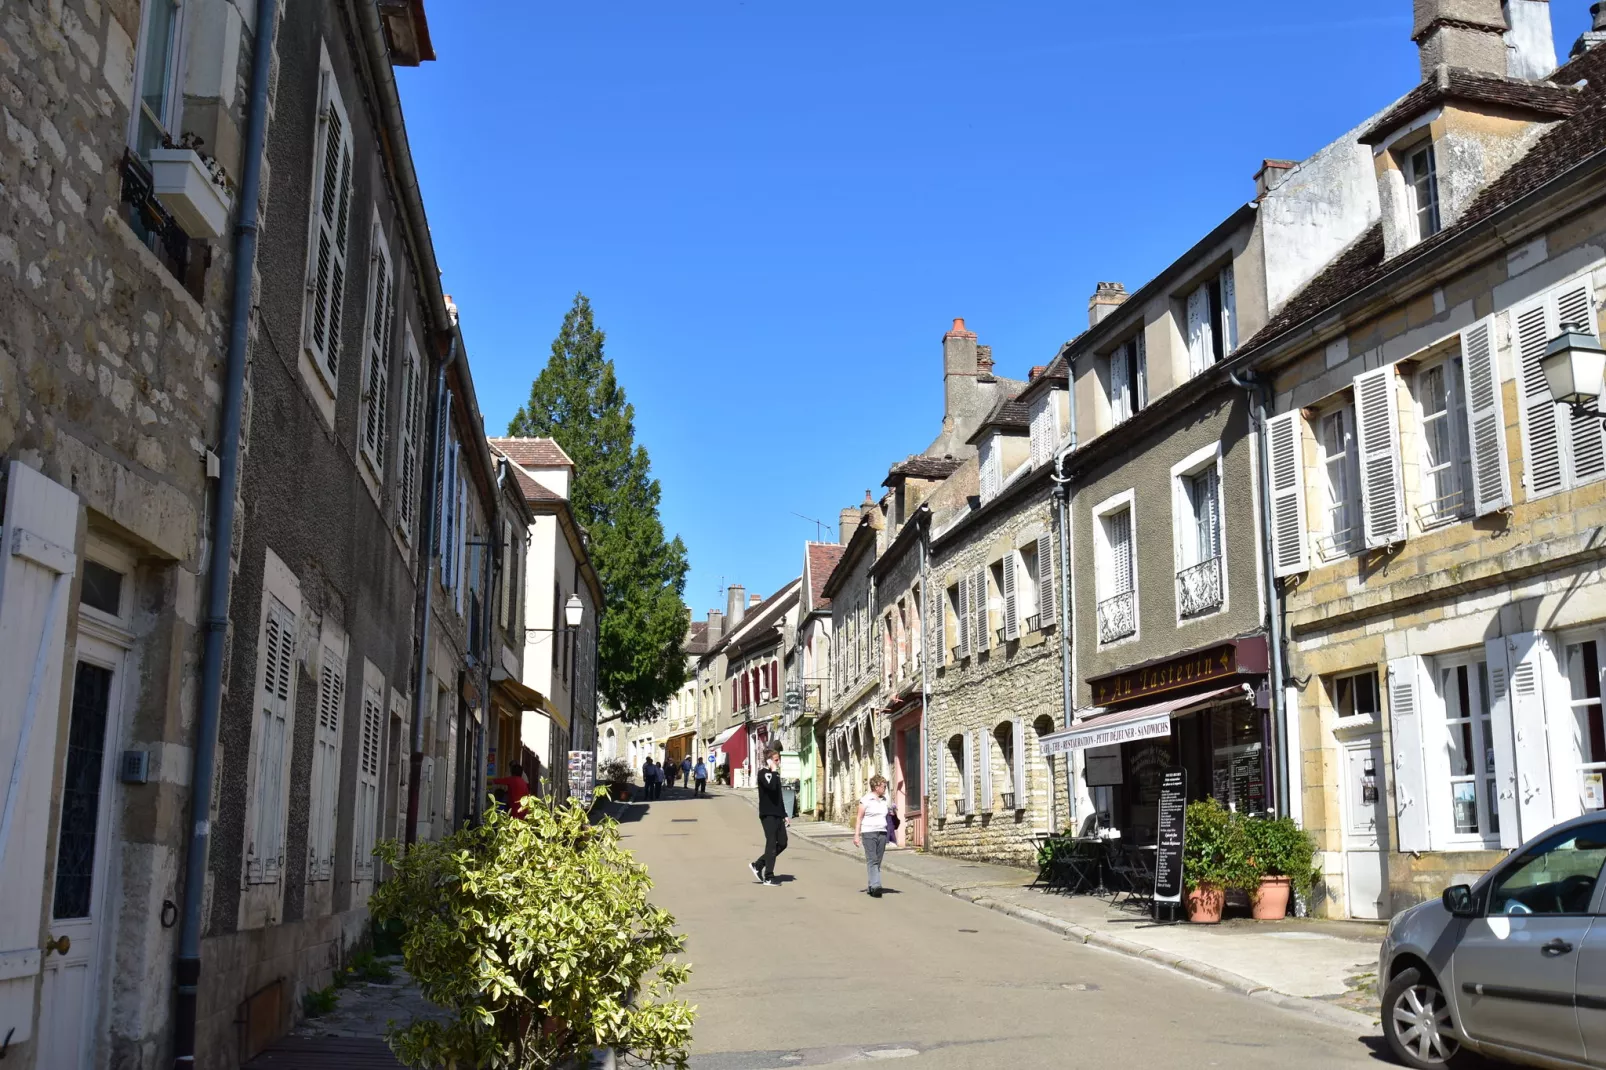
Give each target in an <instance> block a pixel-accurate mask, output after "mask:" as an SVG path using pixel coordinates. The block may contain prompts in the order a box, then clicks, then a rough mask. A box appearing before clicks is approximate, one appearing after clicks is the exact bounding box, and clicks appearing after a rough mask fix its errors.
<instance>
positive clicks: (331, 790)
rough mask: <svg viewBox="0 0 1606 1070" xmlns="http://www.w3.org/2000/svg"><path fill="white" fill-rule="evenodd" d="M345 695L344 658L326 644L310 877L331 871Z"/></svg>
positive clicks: (309, 846)
mask: <svg viewBox="0 0 1606 1070" xmlns="http://www.w3.org/2000/svg"><path fill="white" fill-rule="evenodd" d="M345 696H346V664H345V659H344V658H343V657H342V656H341V653H340V651H339V650H337V649H335V648H334V647H332V646H325V647H324V648H323V658H322V665H321V667H320V668H319V672H318V721H317V726H316V730H315V731H314V732H313V737H312V809H311V817H310V819H309V825H310V828H309V829H308V834H307V853H308V863H309V864H308V876H309V877H310V879H312V880H327V879H328V878H329V877H330V876H331V875H332V874H333V872H334V861H335V816H336V813H337V812H338V805H339V799H340V714H341V709H342V707H343V706H344V703H345Z"/></svg>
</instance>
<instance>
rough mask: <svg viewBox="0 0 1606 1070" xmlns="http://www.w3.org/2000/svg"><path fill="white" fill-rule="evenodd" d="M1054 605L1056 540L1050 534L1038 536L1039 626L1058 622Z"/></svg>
mask: <svg viewBox="0 0 1606 1070" xmlns="http://www.w3.org/2000/svg"><path fill="white" fill-rule="evenodd" d="M1056 612H1057V608H1056V606H1055V605H1054V540H1053V538H1052V537H1050V536H1049V535H1046V534H1044V535H1039V536H1038V537H1037V626H1038V627H1039V628H1047V627H1049V626H1050V625H1052V624H1055V623H1057V619H1058V618H1056V617H1055V615H1054V614H1055V613H1056Z"/></svg>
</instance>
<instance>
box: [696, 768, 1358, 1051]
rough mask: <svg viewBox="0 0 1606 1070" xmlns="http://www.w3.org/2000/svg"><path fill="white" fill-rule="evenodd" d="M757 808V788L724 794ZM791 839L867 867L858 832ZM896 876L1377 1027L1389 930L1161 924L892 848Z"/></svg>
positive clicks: (979, 865)
mask: <svg viewBox="0 0 1606 1070" xmlns="http://www.w3.org/2000/svg"><path fill="white" fill-rule="evenodd" d="M721 791H722V792H724V793H729V794H735V795H741V796H743V797H745V798H746V799H747V800H748V801H749V802H755V799H756V796H755V793H754V792H753V791H752V790H750V789H741V788H737V789H729V788H725V789H721ZM791 832H792V834H793V835H794V836H797V837H799V838H801V839H805V840H808V841H810V842H812V843H814V844H816V845H818V846H820V847H823V848H825V849H826V850H829V851H836V852H837V853H839V854H843V855H847V856H849V857H852V858H855V859H860V860H862V859H863V855H862V854H861V853H860V851H859V850H858V849H857V848H855V847H854V846H853V832H852V830H851V829H849V828H847V827H845V826H842V825H834V824H830V823H828V822H820V821H811V820H806V819H795V820H793V822H792V826H791ZM882 869H883V870H885V871H886V872H887V873H889V874H897V875H899V876H903V877H908V878H910V879H912V880H916V881H919V882H920V883H922V884H927V885H930V886H931V887H933V888H936V889H938V890H939V891H942V892H944V893H946V894H948V895H951V896H953V897H954V898H956V899H963V900H965V901H967V902H971V903H975V904H976V905H977V906H982V907H986V908H988V909H989V910H996V911H998V912H1000V913H1002V914H1008V915H1010V916H1011V917H1015V918H1019V919H1020V920H1022V921H1026V922H1030V923H1031V924H1033V925H1038V926H1041V927H1042V928H1044V929H1048V930H1050V931H1051V932H1056V933H1059V934H1060V935H1061V936H1063V937H1065V938H1066V939H1070V940H1076V941H1079V942H1081V943H1084V944H1089V945H1091V946H1094V947H1099V948H1103V949H1104V950H1106V951H1112V952H1115V953H1117V954H1121V955H1127V956H1130V957H1133V958H1142V959H1148V960H1149V961H1151V962H1155V963H1158V964H1160V965H1162V966H1166V967H1169V968H1171V969H1174V970H1178V971H1180V972H1182V973H1186V974H1189V975H1191V976H1193V977H1196V978H1198V979H1200V980H1203V981H1207V982H1209V983H1211V984H1215V985H1219V986H1220V987H1222V988H1226V989H1228V990H1230V991H1234V992H1239V993H1241V994H1243V995H1246V996H1251V997H1253V998H1256V999H1263V1000H1266V1001H1268V1002H1271V1003H1276V1004H1279V1005H1281V1006H1285V1007H1289V1008H1291V1009H1294V1010H1300V1011H1303V1012H1305V1013H1308V1014H1311V1015H1314V1016H1315V1017H1318V1018H1322V1019H1324V1020H1327V1021H1330V1022H1334V1023H1335V1024H1340V1025H1344V1026H1346V1027H1349V1028H1357V1027H1359V1028H1362V1029H1368V1030H1370V1029H1373V1028H1375V1027H1376V1023H1377V996H1376V991H1375V982H1376V972H1377V952H1378V944H1379V942H1380V941H1381V940H1382V938H1383V931H1384V926H1383V924H1382V923H1371V922H1351V921H1326V920H1322V919H1315V918H1289V919H1288V920H1286V921H1280V922H1266V921H1253V920H1250V919H1248V918H1243V919H1236V920H1234V919H1229V920H1227V921H1224V922H1222V923H1221V924H1220V925H1189V924H1188V923H1186V922H1180V923H1172V922H1156V921H1154V920H1153V919H1152V918H1150V917H1149V915H1148V914H1147V913H1146V912H1144V911H1141V910H1140V909H1139V908H1137V907H1136V906H1133V907H1130V908H1128V907H1126V906H1125V905H1124V903H1125V900H1124V899H1123V901H1122V903H1123V905H1117V906H1114V907H1112V906H1111V905H1110V902H1109V897H1107V896H1106V897H1102V898H1101V897H1097V896H1091V895H1075V896H1072V895H1063V894H1058V893H1050V892H1047V891H1045V890H1043V889H1041V888H1032V887H1030V885H1031V883H1032V880H1033V878H1034V877H1036V875H1037V874H1036V873H1035V871H1032V870H1026V869H1019V868H1016V867H1014V866H1001V865H991V864H988V863H985V862H970V861H965V860H963V859H956V858H948V857H944V856H942V855H934V854H927V853H925V852H923V851H915V850H910V849H906V848H899V847H889V848H888V849H887V854H886V857H885V859H884V860H883V862H882Z"/></svg>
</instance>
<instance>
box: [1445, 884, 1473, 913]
mask: <svg viewBox="0 0 1606 1070" xmlns="http://www.w3.org/2000/svg"><path fill="white" fill-rule="evenodd" d="M1439 898H1440V900H1441V901H1442V902H1443V903H1444V909H1445V910H1448V911H1449V912H1450V914H1451V916H1453V917H1457V918H1476V917H1478V916H1479V915H1480V914H1482V913H1483V912H1482V911H1481V910H1479V909H1478V900H1477V898H1476V897H1474V896H1473V894H1472V886H1471V885H1470V884H1452V885H1450V887H1448V888H1446V889H1445V890H1444V894H1443V895H1442V896H1440V897H1439Z"/></svg>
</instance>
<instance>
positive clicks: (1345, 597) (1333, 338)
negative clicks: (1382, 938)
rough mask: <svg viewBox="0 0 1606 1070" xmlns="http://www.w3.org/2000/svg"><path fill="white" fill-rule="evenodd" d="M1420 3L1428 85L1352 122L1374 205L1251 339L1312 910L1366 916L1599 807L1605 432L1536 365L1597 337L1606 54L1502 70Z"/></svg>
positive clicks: (1604, 259) (1458, 28)
mask: <svg viewBox="0 0 1606 1070" xmlns="http://www.w3.org/2000/svg"><path fill="white" fill-rule="evenodd" d="M1426 6H1427V7H1428V8H1429V9H1431V10H1429V11H1428V12H1427V14H1428V15H1429V16H1430V17H1429V19H1428V31H1429V32H1428V33H1426V34H1425V36H1424V37H1423V39H1422V42H1421V43H1422V48H1423V82H1422V84H1421V85H1420V86H1419V87H1418V88H1417V89H1415V90H1413V91H1412V92H1411V93H1409V94H1407V95H1406V96H1405V97H1404V98H1403V99H1402V101H1401V102H1400V104H1399V105H1398V106H1397V107H1396V108H1394V109H1391V110H1390V111H1389V112H1388V113H1387V114H1385V115H1384V116H1383V117H1382V118H1381V119H1380V120H1379V121H1378V122H1377V123H1375V124H1373V126H1372V127H1371V128H1370V129H1369V130H1368V131H1367V132H1366V136H1365V140H1366V141H1367V143H1368V144H1370V145H1371V146H1373V151H1374V153H1375V157H1374V158H1375V161H1376V180H1377V182H1378V184H1379V188H1380V190H1381V191H1383V204H1384V212H1383V217H1382V219H1381V220H1380V221H1379V223H1378V225H1377V226H1375V227H1374V228H1373V229H1372V230H1370V231H1369V232H1368V233H1367V234H1366V235H1365V237H1364V238H1363V239H1362V240H1361V241H1360V242H1358V243H1357V245H1356V246H1355V247H1354V249H1352V250H1351V251H1350V252H1349V253H1348V254H1346V256H1344V257H1343V258H1341V259H1340V260H1339V261H1338V262H1336V263H1335V264H1334V265H1333V266H1332V267H1331V268H1330V269H1329V270H1327V271H1326V272H1324V273H1323V274H1322V275H1320V276H1318V277H1317V278H1316V279H1315V280H1314V281H1313V282H1312V283H1311V284H1310V285H1309V286H1308V287H1307V288H1306V289H1305V290H1304V291H1303V292H1302V293H1301V294H1300V295H1299V296H1298V297H1296V298H1295V300H1294V301H1293V302H1291V303H1290V305H1289V306H1288V307H1287V308H1285V309H1284V310H1283V311H1282V313H1281V314H1280V315H1279V316H1278V317H1277V318H1276V319H1275V320H1274V321H1273V322H1272V323H1270V324H1269V325H1268V326H1267V327H1266V329H1265V330H1264V331H1262V332H1261V334H1260V335H1258V336H1257V337H1256V338H1255V339H1254V340H1253V341H1252V342H1251V344H1250V346H1249V347H1247V350H1248V351H1247V352H1246V354H1245V359H1246V360H1248V361H1252V362H1253V363H1254V364H1255V366H1256V367H1258V368H1260V369H1262V371H1263V373H1264V374H1265V375H1267V376H1268V377H1269V378H1270V380H1271V382H1272V384H1273V386H1274V388H1275V415H1274V416H1273V419H1272V427H1273V432H1272V434H1273V443H1274V448H1273V455H1274V456H1276V455H1277V454H1278V450H1277V448H1276V444H1277V442H1278V441H1279V439H1280V440H1281V442H1282V443H1283V444H1284V446H1285V449H1284V450H1283V451H1282V452H1283V456H1284V457H1286V463H1285V464H1284V465H1282V466H1281V467H1279V468H1274V469H1273V472H1272V482H1273V495H1272V508H1273V518H1274V520H1276V519H1282V520H1284V521H1286V527H1285V529H1282V530H1286V531H1287V532H1288V535H1287V537H1283V538H1279V539H1278V540H1276V542H1275V543H1274V546H1273V551H1272V559H1273V562H1274V567H1275V571H1276V574H1277V575H1278V577H1279V578H1280V579H1281V583H1282V586H1283V590H1284V592H1285V598H1286V604H1287V628H1288V633H1289V637H1290V656H1291V668H1292V673H1293V678H1294V680H1295V682H1296V683H1297V684H1298V685H1299V687H1300V693H1299V708H1300V718H1299V723H1300V735H1299V739H1298V743H1299V749H1300V756H1301V762H1300V770H1301V772H1302V779H1303V791H1302V793H1301V799H1300V802H1301V804H1302V809H1303V815H1302V816H1303V819H1304V823H1305V825H1306V826H1307V827H1308V828H1310V829H1311V830H1313V831H1314V832H1316V834H1317V835H1318V837H1319V841H1320V846H1321V848H1322V851H1323V853H1322V860H1323V868H1324V872H1325V877H1326V879H1325V882H1324V883H1325V892H1326V896H1327V904H1326V905H1327V909H1328V910H1329V911H1330V912H1332V913H1337V914H1348V915H1351V916H1358V917H1388V916H1389V915H1390V914H1392V913H1393V912H1395V911H1397V910H1400V909H1402V908H1404V907H1405V906H1407V905H1409V904H1411V903H1414V902H1418V901H1421V900H1423V899H1427V898H1431V897H1434V896H1436V895H1437V894H1438V892H1439V890H1440V889H1442V888H1443V887H1444V886H1445V885H1446V884H1449V883H1454V882H1457V881H1462V880H1466V879H1470V878H1472V877H1475V876H1476V875H1478V874H1479V873H1481V872H1482V871H1484V870H1486V869H1488V868H1489V867H1490V866H1491V865H1493V864H1494V863H1495V862H1497V861H1498V860H1499V859H1500V858H1501V857H1502V856H1503V853H1504V852H1505V851H1506V850H1508V849H1510V848H1512V847H1514V846H1516V845H1518V844H1520V843H1521V842H1523V841H1525V840H1527V839H1529V838H1530V837H1532V836H1533V835H1535V834H1536V833H1538V832H1541V831H1543V830H1544V829H1545V828H1547V827H1548V826H1549V825H1550V824H1552V823H1553V822H1555V821H1559V820H1561V819H1563V818H1566V817H1570V816H1575V815H1578V814H1581V813H1585V812H1589V811H1591V810H1597V809H1601V808H1603V807H1606V793H1603V792H1602V790H1601V789H1600V783H1601V778H1602V775H1603V774H1602V770H1603V769H1606V766H1603V765H1602V764H1601V763H1603V762H1606V745H1603V744H1602V743H1601V740H1602V739H1603V738H1606V723H1603V720H1602V714H1601V700H1600V697H1599V696H1600V695H1601V693H1602V679H1601V668H1602V660H1601V655H1602V653H1603V651H1602V644H1603V643H1606V591H1603V590H1602V588H1601V580H1600V564H1601V560H1602V556H1601V555H1602V551H1601V549H1600V546H1599V539H1598V534H1599V531H1600V530H1601V527H1602V525H1603V523H1606V482H1603V480H1606V463H1603V462H1602V460H1601V458H1602V457H1603V456H1606V441H1603V439H1602V437H1601V435H1602V431H1601V421H1600V419H1599V417H1597V416H1587V415H1584V414H1580V413H1577V412H1575V411H1573V410H1571V409H1570V408H1569V407H1568V406H1566V405H1558V404H1557V403H1556V402H1555V399H1554V398H1552V397H1551V395H1550V392H1549V387H1548V385H1547V382H1546V379H1545V376H1544V374H1543V369H1542V366H1541V357H1542V355H1543V353H1544V351H1545V349H1546V347H1547V345H1548V344H1549V342H1550V340H1551V339H1552V338H1554V337H1555V336H1557V335H1558V334H1560V333H1561V328H1562V325H1563V324H1564V323H1572V324H1576V325H1577V326H1579V327H1580V328H1581V329H1582V330H1583V331H1584V332H1585V333H1586V334H1589V335H1597V336H1598V334H1599V332H1600V327H1601V313H1602V287H1603V286H1606V186H1603V184H1602V180H1601V178H1600V175H1601V170H1600V167H1599V166H1598V164H1599V163H1600V162H1602V161H1603V160H1606V155H1603V153H1602V150H1601V148H1600V146H1601V144H1602V138H1603V136H1606V135H1603V128H1602V125H1601V119H1600V116H1601V115H1602V114H1603V112H1602V107H1601V104H1600V100H1601V90H1600V88H1599V87H1600V85H1601V83H1602V79H1603V78H1606V55H1603V54H1602V50H1600V49H1598V48H1597V49H1593V50H1591V49H1589V48H1588V47H1587V46H1588V45H1589V43H1590V40H1589V39H1588V38H1587V36H1586V40H1585V41H1583V42H1581V43H1580V49H1579V51H1580V53H1581V54H1580V55H1578V57H1577V58H1575V59H1574V60H1572V61H1571V62H1569V63H1568V64H1566V65H1565V66H1563V67H1562V68H1560V69H1559V70H1556V71H1554V72H1553V73H1552V72H1551V69H1550V68H1551V67H1553V66H1554V64H1553V62H1550V63H1547V62H1543V57H1541V58H1540V59H1539V60H1536V61H1535V65H1536V70H1535V71H1534V72H1533V73H1530V74H1529V75H1527V76H1525V77H1513V76H1512V72H1511V71H1510V70H1509V69H1508V68H1507V67H1506V66H1505V63H1506V61H1507V59H1508V56H1507V54H1506V53H1503V52H1500V51H1498V50H1494V49H1489V50H1486V51H1487V55H1484V54H1482V53H1479V52H1478V50H1477V47H1476V46H1477V45H1478V44H1479V41H1478V40H1477V39H1476V36H1477V34H1476V31H1475V30H1473V29H1471V28H1469V27H1468V26H1466V25H1464V24H1463V23H1462V22H1460V21H1458V20H1456V19H1451V18H1449V17H1448V15H1447V12H1446V11H1440V10H1438V8H1439V7H1441V6H1444V5H1426ZM1472 6H1475V7H1478V8H1479V12H1478V14H1479V16H1480V18H1481V19H1483V20H1485V21H1490V20H1493V21H1494V22H1498V23H1500V25H1504V23H1503V22H1500V19H1501V12H1500V9H1499V5H1494V4H1484V5H1472ZM1529 6H1530V7H1538V6H1540V5H1529ZM1440 16H1444V17H1442V18H1441V17H1440ZM1485 36H1487V35H1485ZM1549 37H1550V34H1549V30H1548V26H1547V27H1546V28H1545V33H1544V34H1543V35H1542V39H1543V40H1544V41H1545V42H1546V43H1547V44H1548V40H1549ZM1498 39H1499V38H1498V36H1496V37H1495V40H1496V41H1498ZM1447 48H1448V49H1452V50H1460V51H1461V52H1462V53H1465V55H1466V56H1467V57H1470V58H1464V59H1463V60H1462V64H1463V66H1462V68H1461V69H1458V70H1456V69H1452V70H1446V69H1445V68H1441V67H1437V66H1435V65H1434V62H1433V56H1435V55H1437V54H1439V52H1442V51H1443V50H1444V49H1447ZM1479 56H1482V58H1481V59H1480V58H1479ZM1469 142H1475V143H1476V144H1475V145H1473V146H1472V147H1473V148H1475V149H1476V151H1469V149H1468V146H1469ZM1426 159H1431V161H1432V165H1433V166H1432V167H1431V169H1429V170H1427V171H1425V172H1420V173H1419V172H1417V171H1416V170H1414V168H1415V167H1416V165H1417V164H1420V163H1421V162H1422V161H1423V160H1426ZM1408 180H1409V181H1408ZM1417 180H1420V181H1417ZM1407 187H1409V189H1408V188H1407ZM1423 190H1426V191H1427V192H1428V193H1429V194H1430V195H1431V199H1430V200H1429V201H1426V202H1422V201H1416V202H1413V201H1410V200H1408V199H1407V197H1406V194H1407V193H1410V194H1411V195H1412V196H1415V195H1416V194H1417V193H1420V192H1421V191H1423ZM1423 203H1426V204H1427V206H1428V207H1429V208H1431V209H1433V211H1426V212H1419V211H1418V210H1417V206H1418V205H1419V204H1423ZM1383 280H1387V281H1386V283H1385V282H1384V281H1383ZM1348 420H1353V430H1352V431H1348V428H1347V426H1346V421H1348ZM1340 431H1348V434H1347V435H1346V434H1340V433H1338V432H1340ZM1351 454H1353V455H1354V456H1353V459H1351Z"/></svg>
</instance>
